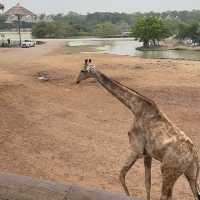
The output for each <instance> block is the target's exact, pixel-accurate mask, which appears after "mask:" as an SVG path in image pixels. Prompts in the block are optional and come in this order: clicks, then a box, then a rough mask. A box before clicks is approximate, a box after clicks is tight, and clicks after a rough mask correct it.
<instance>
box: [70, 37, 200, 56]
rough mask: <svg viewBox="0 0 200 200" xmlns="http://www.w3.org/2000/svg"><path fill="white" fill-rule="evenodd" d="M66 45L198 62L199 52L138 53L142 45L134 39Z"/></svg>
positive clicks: (94, 40) (117, 53) (71, 41)
mask: <svg viewBox="0 0 200 200" xmlns="http://www.w3.org/2000/svg"><path fill="white" fill-rule="evenodd" d="M67 42H68V45H69V46H71V47H78V46H93V47H94V48H95V49H96V52H99V53H109V54H116V55H129V56H138V57H142V58H155V59H156V58H169V59H186V60H200V51H191V50H190V51H189V50H163V51H138V50H136V48H137V47H140V46H141V45H142V44H141V43H140V42H138V41H135V40H134V38H108V39H100V38H86V39H68V40H67Z"/></svg>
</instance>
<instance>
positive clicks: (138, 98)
mask: <svg viewBox="0 0 200 200" xmlns="http://www.w3.org/2000/svg"><path fill="white" fill-rule="evenodd" d="M92 73H93V76H94V78H96V80H97V81H98V82H99V83H100V84H101V85H102V86H103V87H104V88H105V89H106V90H107V91H109V92H110V93H111V94H112V95H113V96H114V97H116V98H117V99H118V100H119V101H120V102H122V103H123V104H124V105H125V106H126V107H127V108H129V109H130V110H131V111H132V112H133V114H134V115H138V114H140V113H141V112H142V111H143V106H145V104H146V105H147V104H149V105H150V104H151V105H152V102H151V101H150V100H149V99H147V98H145V97H144V96H142V95H140V94H139V93H137V92H136V91H133V90H131V89H129V88H127V87H126V86H123V85H121V84H119V83H118V82H116V81H114V80H112V79H110V78H108V77H107V76H106V75H104V74H103V73H101V72H100V71H96V70H93V71H92Z"/></svg>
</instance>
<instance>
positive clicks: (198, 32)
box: [176, 22, 200, 45]
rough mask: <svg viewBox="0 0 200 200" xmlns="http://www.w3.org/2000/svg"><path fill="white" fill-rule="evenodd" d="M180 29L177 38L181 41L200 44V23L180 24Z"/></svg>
mask: <svg viewBox="0 0 200 200" xmlns="http://www.w3.org/2000/svg"><path fill="white" fill-rule="evenodd" d="M178 27H179V28H178V29H179V30H178V33H177V35H176V38H178V39H180V40H185V39H190V40H191V41H192V43H193V44H197V45H199V44H200V25H199V23H198V22H193V23H190V24H186V23H180V24H179V26H178Z"/></svg>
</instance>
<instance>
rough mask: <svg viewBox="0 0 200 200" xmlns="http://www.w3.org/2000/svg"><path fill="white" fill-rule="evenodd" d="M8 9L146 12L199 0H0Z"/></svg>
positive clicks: (199, 5) (188, 6) (192, 5)
mask: <svg viewBox="0 0 200 200" xmlns="http://www.w3.org/2000/svg"><path fill="white" fill-rule="evenodd" d="M0 3H3V4H4V5H5V8H6V9H8V8H10V7H12V6H14V5H16V4H17V3H20V4H21V5H22V6H24V7H26V8H28V9H29V10H31V11H33V12H34V13H36V14H40V13H45V14H56V13H67V12H69V11H74V12H78V13H81V14H86V13H88V12H90V13H92V12H96V11H100V12H107V11H108V12H126V13H133V12H137V11H139V12H148V11H166V10H192V9H200V0H0Z"/></svg>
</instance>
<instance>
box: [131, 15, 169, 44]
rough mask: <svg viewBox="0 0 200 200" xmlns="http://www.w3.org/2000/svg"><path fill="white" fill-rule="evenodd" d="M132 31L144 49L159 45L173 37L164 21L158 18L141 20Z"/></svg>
mask: <svg viewBox="0 0 200 200" xmlns="http://www.w3.org/2000/svg"><path fill="white" fill-rule="evenodd" d="M131 31H132V36H133V37H135V38H136V39H137V40H139V41H141V42H143V46H144V47H149V46H156V45H159V41H160V40H161V39H164V38H167V37H169V36H170V35H171V34H170V31H169V29H168V28H167V26H166V25H165V24H164V23H163V21H162V20H160V19H158V18H156V17H148V18H141V19H139V20H138V21H137V22H136V24H135V25H134V26H133V27H132V30H131Z"/></svg>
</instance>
